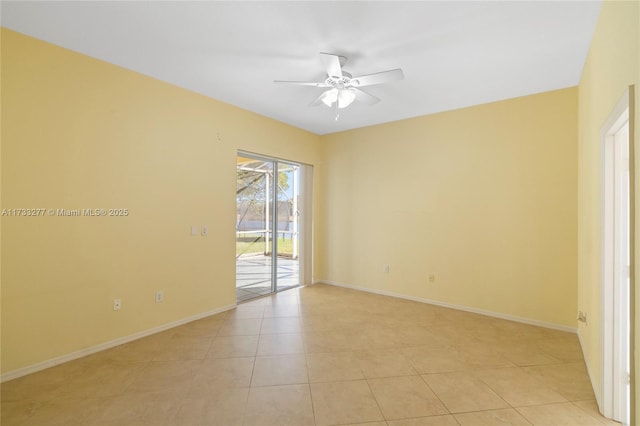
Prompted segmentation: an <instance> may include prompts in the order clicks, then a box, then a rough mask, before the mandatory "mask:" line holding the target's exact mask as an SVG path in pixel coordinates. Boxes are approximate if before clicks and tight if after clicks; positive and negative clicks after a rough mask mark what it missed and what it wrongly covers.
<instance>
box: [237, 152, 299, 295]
mask: <svg viewBox="0 0 640 426" xmlns="http://www.w3.org/2000/svg"><path fill="white" fill-rule="evenodd" d="M308 167H309V166H305V165H302V164H298V163H294V162H290V161H285V160H279V159H274V158H269V157H264V156H259V155H255V154H249V153H244V152H239V153H238V157H237V165H236V301H237V302H243V301H247V300H250V299H253V298H256V297H260V296H264V295H267V294H270V293H274V292H277V291H281V290H286V289H289V288H293V287H297V286H300V285H302V284H303V283H304V282H305V281H306V280H305V275H306V274H305V272H306V269H307V268H305V266H306V262H304V259H305V256H304V253H305V251H306V250H305V246H306V244H305V243H306V241H307V239H306V238H304V237H305V234H306V233H305V232H303V231H304V229H305V226H304V225H305V222H306V220H307V218H306V216H307V215H306V210H307V206H306V202H305V201H306V200H307V199H308V196H307V194H305V193H306V191H304V190H303V188H305V180H306V179H305V177H306V175H308V174H309V171H308V170H307V168H308ZM305 171H306V172H307V173H305Z"/></svg>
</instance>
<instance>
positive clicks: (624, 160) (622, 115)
mask: <svg viewBox="0 0 640 426" xmlns="http://www.w3.org/2000/svg"><path fill="white" fill-rule="evenodd" d="M625 99H626V106H625ZM602 143H603V159H604V164H603V166H604V167H603V171H604V180H603V182H604V185H603V206H602V208H603V282H602V291H603V298H602V300H603V307H602V308H603V345H602V349H603V383H604V400H603V407H602V408H603V414H604V415H605V416H606V417H609V418H613V419H614V420H617V421H619V422H621V423H623V424H625V425H626V424H629V410H630V401H629V398H630V385H629V372H630V355H629V354H630V339H629V328H630V314H629V303H630V297H629V288H630V275H629V266H630V257H629V253H630V232H629V109H628V97H626V98H623V100H621V102H620V103H619V104H618V106H617V107H616V109H614V112H613V113H612V115H611V116H610V118H609V120H608V121H607V124H606V125H605V127H604V128H603V132H602Z"/></svg>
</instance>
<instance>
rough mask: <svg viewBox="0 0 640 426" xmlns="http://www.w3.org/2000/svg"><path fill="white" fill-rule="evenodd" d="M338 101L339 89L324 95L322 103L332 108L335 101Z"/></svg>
mask: <svg viewBox="0 0 640 426" xmlns="http://www.w3.org/2000/svg"><path fill="white" fill-rule="evenodd" d="M337 100H338V89H331V90H327V91H326V92H324V93H323V94H322V99H321V101H322V103H323V104H325V105H326V106H328V107H331V105H333V103H334V102H335V101H337Z"/></svg>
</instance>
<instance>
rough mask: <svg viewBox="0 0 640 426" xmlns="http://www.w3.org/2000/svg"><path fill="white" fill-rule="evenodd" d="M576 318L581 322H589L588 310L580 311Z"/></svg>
mask: <svg viewBox="0 0 640 426" xmlns="http://www.w3.org/2000/svg"><path fill="white" fill-rule="evenodd" d="M576 319H577V320H578V321H580V322H583V323H585V324H586V323H587V313H586V312H582V311H578V316H577V317H576Z"/></svg>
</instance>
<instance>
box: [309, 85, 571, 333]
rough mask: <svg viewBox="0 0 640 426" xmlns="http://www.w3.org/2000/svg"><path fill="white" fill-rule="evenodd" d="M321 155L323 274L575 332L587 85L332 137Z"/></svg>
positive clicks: (320, 267)
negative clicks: (581, 104) (580, 116)
mask: <svg viewBox="0 0 640 426" xmlns="http://www.w3.org/2000/svg"><path fill="white" fill-rule="evenodd" d="M323 150H324V159H325V160H324V161H325V167H324V172H325V173H326V175H324V179H325V181H324V184H323V188H324V191H325V193H324V195H323V197H324V198H323V199H324V201H325V202H324V203H323V205H322V206H321V208H320V212H321V213H320V216H321V218H322V219H321V220H322V224H321V225H320V226H321V228H322V229H323V230H324V232H323V237H324V240H323V242H322V243H321V244H319V246H318V248H319V250H320V251H321V254H320V256H319V259H320V260H321V262H322V263H321V264H317V265H316V274H317V276H318V277H319V278H320V279H323V280H326V281H331V282H337V283H342V284H347V285H352V286H358V287H366V288H369V289H371V290H377V291H385V292H393V293H399V294H402V295H406V296H410V297H416V298H425V299H432V300H436V301H439V302H444V303H448V304H455V305H462V306H467V307H473V308H477V309H482V310H488V311H492V312H495V313H499V314H503V315H511V316H517V317H524V318H528V319H532V320H537V321H542V322H547V323H553V324H557V325H562V326H569V327H575V326H576V321H575V316H576V308H577V304H576V301H577V277H576V269H577V266H576V265H577V253H576V244H577V221H576V218H577V212H576V205H577V198H576V194H577V89H576V88H569V89H564V90H559V91H554V92H549V93H544V94H539V95H535V96H528V97H523V98H517V99H512V100H507V101H503V102H496V103H491V104H486V105H480V106H476V107H472V108H466V109H461V110H455V111H451V112H445V113H441V114H435V115H430V116H424V117H419V118H414V119H409V120H404V121H399V122H394V123H389V124H384V125H379V126H374V127H367V128H363V129H357V130H353V131H349V132H343V133H338V134H333V135H329V136H326V137H324V138H323ZM384 264H388V265H389V266H390V272H389V273H388V274H385V273H383V265H384ZM431 274H433V275H435V283H429V282H428V277H429V275H431Z"/></svg>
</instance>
